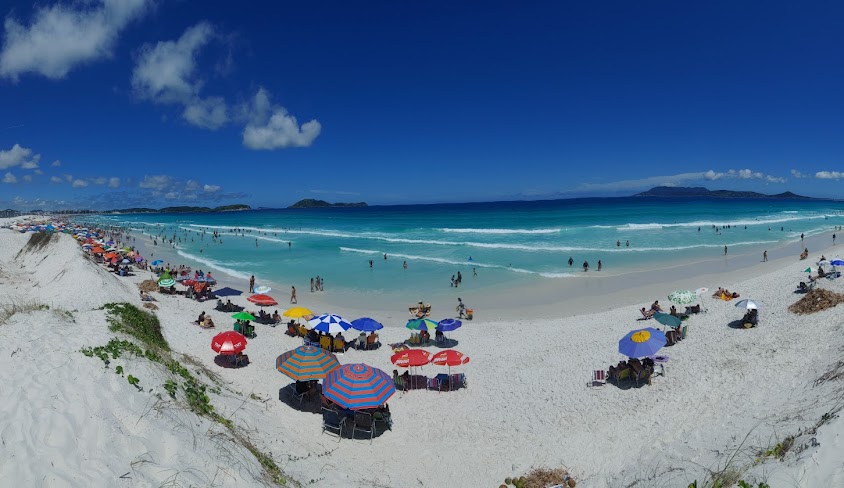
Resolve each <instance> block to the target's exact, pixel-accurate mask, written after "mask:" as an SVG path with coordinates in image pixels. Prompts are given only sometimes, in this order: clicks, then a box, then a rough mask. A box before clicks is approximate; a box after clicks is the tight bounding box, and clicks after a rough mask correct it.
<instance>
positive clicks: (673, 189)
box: [633, 186, 817, 200]
mask: <svg viewBox="0 0 844 488" xmlns="http://www.w3.org/2000/svg"><path fill="white" fill-rule="evenodd" d="M633 196H634V197H709V198H760V199H775V200H817V198H812V197H805V196H803V195H797V194H795V193H791V192H790V191H787V192H784V193H777V194H776V195H766V194H764V193H757V192H755V191H733V190H709V189H707V188H704V187H702V186H694V187H687V186H657V187H654V188H651V189H650V190H648V191H643V192H642V193H637V194H635V195H633Z"/></svg>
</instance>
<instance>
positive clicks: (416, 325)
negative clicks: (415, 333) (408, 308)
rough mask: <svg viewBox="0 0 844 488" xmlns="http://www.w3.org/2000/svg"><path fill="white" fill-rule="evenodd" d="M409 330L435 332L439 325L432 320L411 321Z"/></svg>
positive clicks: (408, 326)
mask: <svg viewBox="0 0 844 488" xmlns="http://www.w3.org/2000/svg"><path fill="white" fill-rule="evenodd" d="M407 328H408V329H411V330H434V329H436V328H437V323H436V322H434V321H433V320H431V319H411V320H408V321H407Z"/></svg>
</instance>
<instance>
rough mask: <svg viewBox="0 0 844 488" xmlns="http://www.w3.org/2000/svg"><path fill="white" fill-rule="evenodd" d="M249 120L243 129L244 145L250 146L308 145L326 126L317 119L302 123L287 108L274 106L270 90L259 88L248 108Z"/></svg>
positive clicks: (265, 147) (271, 147) (263, 147)
mask: <svg viewBox="0 0 844 488" xmlns="http://www.w3.org/2000/svg"><path fill="white" fill-rule="evenodd" d="M246 112H247V116H248V118H249V123H248V124H247V125H246V127H245V128H244V129H243V144H244V145H245V146H246V147H248V148H250V149H278V148H283V147H308V146H310V145H311V143H313V142H314V139H316V138H317V136H319V133H320V131H321V130H322V126H321V125H320V123H319V122H318V121H316V120H311V121H310V122H305V123H304V124H302V126H301V127H300V126H299V123H298V122H297V121H296V117H294V116H292V115H290V114H288V113H287V109H285V108H284V107H282V106H279V105H272V103H271V102H270V97H269V94H268V93H267V91H266V90H265V89H263V88H259V89H258V93H256V94H255V97H254V98H253V100H252V103H251V105H250V106H248V107H246Z"/></svg>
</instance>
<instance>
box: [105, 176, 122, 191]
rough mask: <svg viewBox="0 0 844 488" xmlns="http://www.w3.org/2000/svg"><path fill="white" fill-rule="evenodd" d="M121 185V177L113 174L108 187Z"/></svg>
mask: <svg viewBox="0 0 844 488" xmlns="http://www.w3.org/2000/svg"><path fill="white" fill-rule="evenodd" d="M119 186H120V178H117V177H116V176H113V177H111V178H109V179H108V187H109V188H117V187H119Z"/></svg>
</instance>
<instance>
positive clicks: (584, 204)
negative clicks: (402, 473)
mask: <svg viewBox="0 0 844 488" xmlns="http://www.w3.org/2000/svg"><path fill="white" fill-rule="evenodd" d="M86 220H88V221H90V220H96V221H97V222H98V223H100V224H105V225H115V226H123V227H125V228H127V229H129V232H131V234H132V236H133V237H134V238H135V240H136V242H137V243H141V242H142V243H143V246H145V247H147V248H149V249H150V251H149V252H150V253H155V256H154V257H153V259H155V258H161V259H164V260H165V261H167V262H171V263H183V264H190V265H191V266H193V267H194V268H195V269H196V268H198V269H203V270H212V271H213V272H214V273H215V274H216V275H217V276H218V277H222V278H223V279H224V280H225V279H226V278H228V279H227V280H225V281H229V282H233V283H240V282H242V283H245V282H246V280H248V278H249V276H250V275H255V276H256V279H257V281H258V282H259V283H268V284H269V283H271V284H273V285H275V287H276V288H280V289H283V290H284V291H283V292H281V291H279V292H278V293H279V295H280V296H278V297H276V298H277V299H280V298H283V297H284V296H285V294H287V293H289V289H290V286H291V285H295V286H296V287H297V289H299V290H303V291H307V289H308V286H309V279H310V278H311V277H313V276H317V275H319V276H321V277H322V278H323V279H324V280H325V287H326V290H337V291H341V292H351V293H354V294H357V295H360V294H379V295H383V296H387V297H389V298H392V297H395V299H396V300H401V301H408V297H417V296H420V297H421V296H426V294H428V293H429V292H430V291H431V290H437V289H446V290H448V289H449V288H450V278H451V276H452V275H456V274H457V272H458V271H459V272H460V273H461V274H462V276H463V283H464V288H466V287H471V288H472V289H473V290H474V291H475V292H479V291H483V290H484V289H485V288H490V289H492V288H498V289H500V288H501V287H512V286H519V285H521V284H527V283H537V282H547V283H554V282H559V281H557V280H573V279H582V278H584V277H586V278H588V277H589V276H590V275H591V273H582V272H581V269H582V264H583V262H584V261H588V262H589V265H590V270H593V271H594V270H595V269H596V267H597V263H598V260H601V261H602V265H603V271H602V273H603V274H604V275H607V274H623V273H628V272H631V271H636V270H641V269H658V268H660V267H668V266H671V265H674V264H679V263H688V262H695V261H698V260H705V259H708V258H712V257H716V256H722V255H723V249H724V246H725V245H726V246H728V247H729V253H730V255H736V254H745V253H759V254H760V255H761V252H762V250H765V249H774V248H776V247H777V246H779V245H782V244H785V243H787V242H794V241H799V239H800V234H801V233H803V234H805V235H806V236H807V237H808V236H815V235H819V234H825V233H828V234H830V236H831V234H832V233H833V228H834V226H838V225H844V202H836V201H768V200H746V199H741V200H732V199H730V200H726V199H673V198H672V199H667V198H658V199H655V198H641V197H639V198H635V197H633V198H606V199H577V200H557V201H542V202H497V203H468V204H441V205H414V206H384V207H368V208H330V209H284V210H256V211H247V212H229V213H214V214H178V215H173V214H171V215H161V214H144V215H106V216H99V217H94V218H88V219H86ZM716 228H717V229H716ZM698 229H700V230H698ZM215 231H216V232H217V233H218V234H219V239H217V240H214V239H213V237H212V234H213V232H215ZM174 237H175V241H174V243H173V244H171V243H169V242H163V241H162V239H166V240H168V241H169V240H170V239H173V238H174ZM153 239H155V240H156V241H157V243H158V245H157V246H154V247H151V245H152V243H153ZM842 239H844V237H842ZM628 241H629V246H627V242H628ZM256 242H257V246H256ZM617 242H620V246H618V245H617ZM830 244H831V242H830ZM384 254H386V255H387V259H386V260H385V259H384ZM569 257H571V258H572V259H573V261H574V265H573V266H571V267H570V266H569V264H568V259H569ZM470 258H471V259H470ZM370 260H372V261H373V264H372V267H371V268H370V265H369V261H370ZM404 262H407V269H405V268H404V266H403V263H404ZM473 269H474V270H475V271H477V273H478V276H477V277H475V276H473V274H474V273H473ZM218 279H219V278H218Z"/></svg>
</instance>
